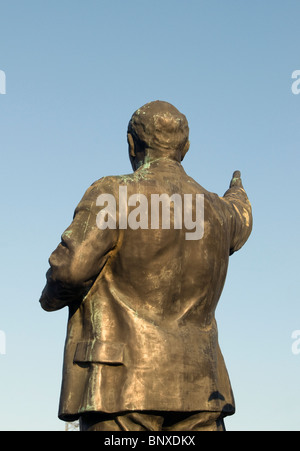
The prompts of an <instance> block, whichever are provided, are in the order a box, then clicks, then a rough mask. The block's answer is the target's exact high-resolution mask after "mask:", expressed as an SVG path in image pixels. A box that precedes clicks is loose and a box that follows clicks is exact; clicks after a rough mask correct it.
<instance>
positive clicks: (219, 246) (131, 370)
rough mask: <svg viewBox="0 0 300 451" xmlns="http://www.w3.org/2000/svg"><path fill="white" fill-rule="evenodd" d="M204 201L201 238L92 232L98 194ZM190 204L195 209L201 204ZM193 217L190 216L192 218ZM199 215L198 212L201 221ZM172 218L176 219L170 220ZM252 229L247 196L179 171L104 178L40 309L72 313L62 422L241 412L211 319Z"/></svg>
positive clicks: (65, 242)
mask: <svg viewBox="0 0 300 451" xmlns="http://www.w3.org/2000/svg"><path fill="white" fill-rule="evenodd" d="M120 186H122V187H124V186H126V188H127V193H128V197H129V196H130V195H132V194H135V193H141V194H144V195H145V196H146V198H147V199H148V200H149V203H150V197H151V194H152V193H157V194H162V193H166V194H168V195H169V196H171V195H173V194H174V193H177V194H181V195H183V194H187V193H189V194H193V195H195V194H204V233H203V236H202V238H201V239H198V240H187V239H186V235H185V233H186V230H185V229H184V227H182V228H181V229H174V228H173V222H172V221H171V228H170V230H166V229H162V228H159V229H153V228H148V229H140V228H139V229H136V230H132V229H131V228H130V227H127V229H124V228H123V229H120V228H119V220H120V218H119V217H118V214H117V217H116V228H111V227H107V228H106V229H104V230H100V229H99V227H98V226H97V224H96V220H97V215H98V214H99V211H101V208H100V207H99V206H97V198H98V196H99V195H100V194H103V193H106V194H111V195H113V196H114V198H115V199H116V211H117V212H118V209H119V206H118V197H119V187H120ZM194 205H195V203H194ZM193 208H195V207H193ZM194 214H195V211H194ZM171 216H172V215H171ZM251 227H252V216H251V206H250V203H249V200H248V198H247V195H246V193H245V191H244V189H243V187H242V186H241V187H237V186H235V187H233V188H230V189H229V190H228V191H227V192H226V193H225V195H224V196H223V197H219V196H218V195H216V194H214V193H210V192H208V191H206V190H205V189H204V188H203V187H202V186H200V185H199V184H198V183H196V181H194V180H193V179H192V178H190V177H189V176H188V175H187V174H186V173H185V171H184V169H183V167H182V166H181V164H180V163H179V162H177V161H174V160H171V159H167V158H162V159H158V160H155V161H153V162H152V163H151V164H149V163H148V164H144V165H143V166H142V167H141V168H140V169H138V170H137V171H136V172H134V173H133V174H129V175H126V176H113V177H104V178H102V179H100V180H98V181H97V182H95V183H94V184H93V185H92V186H91V187H90V188H89V189H88V190H87V191H86V193H85V195H84V196H83V198H82V200H81V201H80V203H79V205H78V207H77V208H76V210H75V213H74V218H73V222H72V223H71V225H70V227H68V228H67V230H66V231H65V232H64V233H63V235H62V240H61V243H60V244H59V245H58V247H57V249H56V250H55V251H54V252H53V253H52V255H51V257H50V259H49V262H50V269H49V271H48V273H47V284H46V286H45V288H44V291H43V293H42V295H41V299H40V302H41V305H42V307H43V308H44V309H45V310H48V311H52V310H57V309H60V308H62V307H65V306H68V307H69V320H68V328H67V337H66V343H65V354H64V367H63V380H62V389H61V397H60V407H59V417H60V418H61V419H63V420H65V421H71V420H74V419H76V418H78V416H80V414H82V413H84V412H88V411H101V412H107V413H112V412H121V411H132V410H156V411H202V410H205V411H220V412H223V413H224V415H228V414H232V413H233V412H234V399H233V395H232V390H231V385H230V381H229V378H228V374H227V370H226V367H225V364H224V360H223V357H222V354H221V351H220V348H219V345H218V334H217V325H216V321H215V316H214V312H215V308H216V306H217V303H218V300H219V298H220V295H221V292H222V288H223V285H224V281H225V277H226V272H227V267H228V260H229V255H230V254H232V253H233V252H235V251H237V250H238V249H240V248H241V246H242V245H243V244H244V243H245V242H246V240H247V239H248V237H249V235H250V232H251Z"/></svg>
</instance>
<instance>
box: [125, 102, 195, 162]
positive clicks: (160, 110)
mask: <svg viewBox="0 0 300 451" xmlns="http://www.w3.org/2000/svg"><path fill="white" fill-rule="evenodd" d="M127 139H128V145H129V156H130V161H131V164H132V167H133V170H136V169H138V167H139V166H141V164H143V162H144V160H145V157H146V156H147V157H149V159H150V160H151V159H157V158H163V157H167V158H171V159H174V160H177V161H182V160H183V158H184V156H185V154H186V152H187V151H188V149H189V126H188V122H187V119H186V117H185V116H184V115H183V114H182V113H180V112H179V111H178V110H177V109H176V108H175V107H174V106H173V105H171V104H170V103H168V102H163V101H160V100H156V101H154V102H150V103H147V104H146V105H144V106H142V107H141V108H139V109H138V110H137V111H135V113H134V114H133V115H132V117H131V119H130V121H129V124H128V133H127Z"/></svg>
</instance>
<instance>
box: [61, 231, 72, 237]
mask: <svg viewBox="0 0 300 451" xmlns="http://www.w3.org/2000/svg"><path fill="white" fill-rule="evenodd" d="M71 235H72V230H66V231H65V232H64V233H63V234H62V236H63V238H64V237H66V238H70V237H71Z"/></svg>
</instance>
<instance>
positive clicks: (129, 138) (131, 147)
mask: <svg viewBox="0 0 300 451" xmlns="http://www.w3.org/2000/svg"><path fill="white" fill-rule="evenodd" d="M127 142H128V146H129V155H130V156H131V157H135V149H134V141H133V137H132V135H131V134H130V133H127Z"/></svg>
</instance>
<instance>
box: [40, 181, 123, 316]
mask: <svg viewBox="0 0 300 451" xmlns="http://www.w3.org/2000/svg"><path fill="white" fill-rule="evenodd" d="M100 188H101V183H99V182H98V183H97V182H96V184H94V185H92V186H91V187H90V188H89V189H88V190H87V191H86V193H85V195H84V196H83V198H82V200H81V201H80V203H79V204H78V206H77V208H76V210H75V213H74V217H73V222H72V223H71V225H70V226H69V227H68V228H67V229H66V230H65V231H64V233H63V234H62V236H61V242H60V244H59V245H58V246H57V248H56V249H55V251H54V252H53V253H52V254H51V256H50V258H49V264H50V268H49V270H48V272H47V274H46V279H47V283H46V286H45V288H44V290H43V292H42V294H41V297H40V303H41V306H42V308H43V309H44V310H47V311H53V310H58V309H61V308H63V307H65V306H66V305H71V304H72V303H75V302H76V303H77V302H78V301H80V300H81V299H83V297H84V296H85V295H86V294H87V292H88V291H89V289H90V288H91V286H92V285H93V283H94V281H95V280H96V278H97V277H98V275H99V274H100V272H101V269H102V268H103V267H104V265H105V263H106V262H107V260H108V258H109V256H110V253H111V251H112V250H113V248H114V247H115V245H116V243H117V231H116V230H112V229H109V228H107V229H105V230H100V229H99V228H98V227H97V224H96V216H97V213H98V212H99V207H97V206H96V199H97V196H98V195H99V194H100V192H101V189H100Z"/></svg>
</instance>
